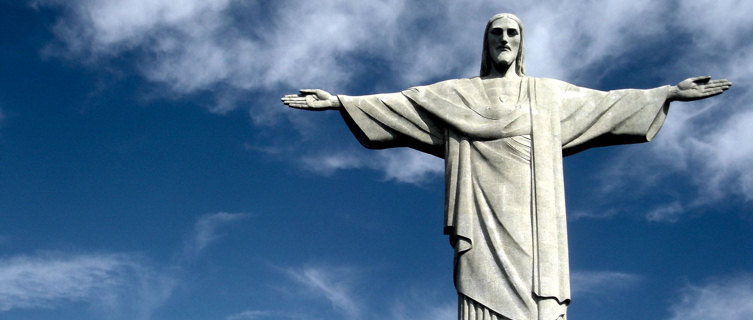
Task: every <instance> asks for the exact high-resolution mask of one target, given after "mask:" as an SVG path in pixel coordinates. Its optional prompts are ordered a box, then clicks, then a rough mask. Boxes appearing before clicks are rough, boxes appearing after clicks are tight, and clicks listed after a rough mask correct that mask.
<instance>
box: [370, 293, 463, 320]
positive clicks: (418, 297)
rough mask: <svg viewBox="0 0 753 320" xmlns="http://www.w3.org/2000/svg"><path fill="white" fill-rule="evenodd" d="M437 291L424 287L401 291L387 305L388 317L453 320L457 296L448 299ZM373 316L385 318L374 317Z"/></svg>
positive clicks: (398, 319)
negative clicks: (389, 304) (390, 303)
mask: <svg viewBox="0 0 753 320" xmlns="http://www.w3.org/2000/svg"><path fill="white" fill-rule="evenodd" d="M444 297H446V296H442V295H440V294H439V292H436V291H435V290H431V289H429V288H426V287H420V288H419V287H413V288H411V289H408V290H407V292H401V293H399V294H398V295H397V296H396V297H395V301H394V302H393V303H392V305H391V306H390V307H389V317H386V318H389V319H394V320H455V319H457V317H458V303H457V296H456V295H454V294H453V295H451V297H452V298H453V299H450V300H449V301H448V300H446V298H444ZM375 318H385V317H384V316H382V317H375Z"/></svg>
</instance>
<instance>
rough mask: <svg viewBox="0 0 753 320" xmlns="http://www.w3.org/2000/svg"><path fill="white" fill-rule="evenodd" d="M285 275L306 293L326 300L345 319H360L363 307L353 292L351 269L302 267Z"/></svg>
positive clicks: (353, 277)
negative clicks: (306, 291)
mask: <svg viewBox="0 0 753 320" xmlns="http://www.w3.org/2000/svg"><path fill="white" fill-rule="evenodd" d="M287 273H288V275H289V276H290V278H291V279H292V280H294V281H295V282H296V283H298V284H299V285H300V286H301V287H302V288H304V289H306V290H308V292H310V293H312V294H314V295H315V296H319V297H323V298H325V299H327V300H328V301H329V302H330V303H331V304H332V307H333V308H334V309H335V310H337V311H339V312H340V313H341V314H343V315H344V316H346V318H348V319H360V318H362V314H361V312H362V311H363V307H362V305H361V303H360V302H359V301H358V300H357V299H358V298H357V297H356V296H355V295H354V292H353V290H354V288H353V281H355V280H356V279H355V275H354V274H353V273H354V270H352V269H351V268H322V267H304V268H301V269H289V270H288V272H287Z"/></svg>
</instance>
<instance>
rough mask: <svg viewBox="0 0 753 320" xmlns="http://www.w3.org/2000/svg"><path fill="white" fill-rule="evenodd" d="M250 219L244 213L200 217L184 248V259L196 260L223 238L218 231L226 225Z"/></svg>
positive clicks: (221, 213)
mask: <svg viewBox="0 0 753 320" xmlns="http://www.w3.org/2000/svg"><path fill="white" fill-rule="evenodd" d="M247 217H248V214H244V213H227V212H218V213H211V214H206V215H203V216H201V217H199V218H198V219H197V220H196V222H195V223H194V229H193V232H192V233H191V235H190V236H189V238H188V240H187V241H186V243H185V245H184V248H183V258H187V259H196V258H198V257H199V256H200V255H201V254H202V253H203V252H204V250H205V249H206V248H207V247H208V246H209V245H210V244H212V242H214V241H216V240H217V239H219V238H220V237H221V234H219V233H218V229H219V228H220V227H222V226H224V225H227V224H231V223H233V222H237V221H240V220H242V219H245V218H247Z"/></svg>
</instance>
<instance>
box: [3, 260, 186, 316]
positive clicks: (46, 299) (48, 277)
mask: <svg viewBox="0 0 753 320" xmlns="http://www.w3.org/2000/svg"><path fill="white" fill-rule="evenodd" d="M174 286H175V282H174V279H172V278H171V277H170V276H167V275H166V274H165V273H162V272H160V271H158V270H156V269H154V268H153V267H151V266H150V265H149V264H148V263H146V262H145V261H144V260H143V259H141V258H139V257H137V256H133V255H125V254H64V253H41V254H36V255H22V256H15V257H7V258H0V311H8V310H12V309H34V308H44V309H51V308H56V307H58V306H60V305H62V304H67V303H72V302H84V303H87V304H89V305H90V306H91V307H92V308H93V309H94V310H97V311H98V312H101V313H102V315H106V317H107V318H114V319H149V318H150V316H151V314H152V312H153V311H154V310H155V309H156V308H157V307H159V306H160V305H161V304H162V303H163V302H164V301H165V300H166V299H167V298H168V297H169V296H170V294H171V293H172V290H173V288H174Z"/></svg>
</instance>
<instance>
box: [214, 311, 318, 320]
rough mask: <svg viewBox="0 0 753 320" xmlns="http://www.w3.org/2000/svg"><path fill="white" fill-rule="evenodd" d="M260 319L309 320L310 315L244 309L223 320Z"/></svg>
mask: <svg viewBox="0 0 753 320" xmlns="http://www.w3.org/2000/svg"><path fill="white" fill-rule="evenodd" d="M261 319H270V320H273V319H292V320H309V319H313V318H312V317H311V316H308V315H305V314H299V313H295V312H291V311H270V310H246V311H242V312H239V313H236V314H232V315H229V316H227V317H226V318H225V320H261Z"/></svg>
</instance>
